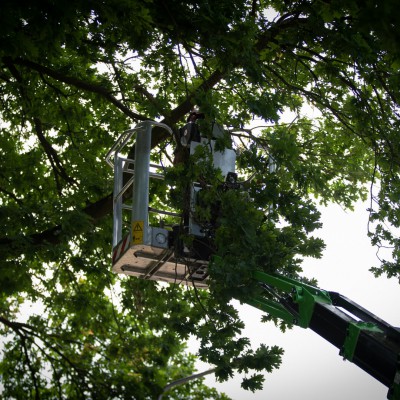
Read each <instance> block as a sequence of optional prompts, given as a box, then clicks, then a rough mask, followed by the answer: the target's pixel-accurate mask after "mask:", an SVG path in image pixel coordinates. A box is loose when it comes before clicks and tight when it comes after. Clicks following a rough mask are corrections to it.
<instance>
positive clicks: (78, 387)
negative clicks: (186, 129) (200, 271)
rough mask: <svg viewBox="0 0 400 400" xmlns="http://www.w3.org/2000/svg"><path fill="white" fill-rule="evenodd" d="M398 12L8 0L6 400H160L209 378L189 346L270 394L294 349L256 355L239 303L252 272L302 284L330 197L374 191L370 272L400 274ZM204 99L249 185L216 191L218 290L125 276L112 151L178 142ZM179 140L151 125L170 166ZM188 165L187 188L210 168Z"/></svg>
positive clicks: (361, 4) (1, 142) (220, 374)
mask: <svg viewBox="0 0 400 400" xmlns="http://www.w3.org/2000/svg"><path fill="white" fill-rule="evenodd" d="M397 11H398V10H397V4H396V2H394V1H390V0H384V1H377V0H369V1H359V0H346V1H344V0H321V1H315V0H312V1H311V0H300V1H280V0H270V1H267V0H265V1H264V0H251V1H250V0H248V1H247V0H242V1H238V0H229V1H227V0H221V1H215V2H214V1H208V0H198V1H186V2H182V1H177V0H163V1H159V0H146V1H142V0H141V1H139V0H119V1H115V0H105V1H102V2H99V1H92V0H89V1H85V2H82V1H77V0H69V1H49V0H38V1H35V2H31V1H23V0H19V1H15V0H14V1H12V2H11V1H9V0H3V1H2V5H1V13H0V101H1V108H0V129H1V136H0V151H1V157H0V164H1V165H0V221H1V225H0V226H1V227H2V231H1V234H0V260H1V263H0V267H1V273H0V287H1V292H0V331H1V334H2V335H3V339H4V340H3V348H2V353H3V356H2V361H1V363H0V371H1V384H2V391H3V394H4V396H5V397H7V398H22V397H24V398H34V399H39V398H99V399H107V398H121V399H122V398H129V399H132V398H137V399H153V398H156V397H157V396H159V395H160V394H161V393H162V390H163V388H164V387H165V386H166V385H167V384H168V383H169V382H171V381H173V380H175V379H179V378H182V377H184V376H187V375H190V374H191V373H192V372H193V371H194V360H195V357H194V356H192V355H189V354H187V353H186V352H185V341H186V340H187V339H188V338H189V337H190V335H194V336H197V337H198V338H199V340H200V342H201V346H200V350H199V355H198V356H199V357H200V358H201V359H202V360H204V361H207V362H209V363H211V364H214V365H215V367H216V372H215V373H216V376H217V378H218V379H220V380H226V379H229V377H231V376H232V374H233V372H234V370H238V371H241V372H245V373H246V374H247V378H245V380H244V381H243V384H242V385H243V387H244V388H247V389H250V390H256V389H259V388H260V387H262V380H263V378H262V372H263V371H268V372H271V371H272V370H273V369H274V368H278V367H279V365H280V362H281V355H282V349H279V348H278V347H276V346H273V345H272V346H266V345H263V346H261V347H260V348H258V349H256V350H253V349H252V348H251V343H250V342H249V340H248V339H247V338H245V337H242V336H241V330H242V328H243V323H242V321H241V320H240V318H239V316H238V313H237V311H236V310H235V308H234V307H233V306H232V305H231V303H230V300H231V299H232V298H233V297H239V298H244V297H246V296H248V295H249V293H251V292H252V290H253V289H254V288H253V287H252V284H251V280H250V278H249V277H250V272H251V271H252V270H254V269H262V270H265V271H271V272H279V273H281V274H284V275H290V276H297V277H301V272H302V267H301V265H302V264H301V263H302V261H303V259H304V258H305V257H319V256H320V255H321V252H322V250H323V247H324V244H323V242H322V241H321V240H320V239H318V237H317V236H313V235H317V232H316V233H315V232H314V231H315V230H316V229H318V228H319V227H320V225H321V224H320V222H319V212H318V209H317V205H318V202H322V203H328V202H336V203H339V204H341V205H343V206H344V207H346V208H350V209H351V208H352V206H353V204H354V203H355V202H356V201H357V200H358V199H360V198H363V199H366V198H367V197H368V196H369V198H370V204H371V206H370V209H369V210H368V212H369V217H370V224H369V228H368V232H366V234H368V235H369V236H370V238H371V242H372V245H374V246H377V247H378V248H382V249H387V248H390V249H391V250H390V254H389V256H391V257H389V258H387V254H386V255H385V254H383V256H382V264H381V267H380V268H375V269H374V270H373V272H374V273H375V274H376V275H380V274H387V275H388V276H389V277H395V278H400V268H399V265H398V259H399V252H400V241H399V238H398V237H397V236H396V234H395V230H393V229H392V230H391V229H390V227H395V228H398V227H399V225H400V210H399V204H398V202H399V198H400V175H399V168H400V156H399V154H400V148H399V147H400V140H399V133H398V132H399V125H400V122H399V112H400V111H399V99H400V93H399V90H400V89H399V88H400V73H399V72H400V70H399V68H400V48H399V46H400V33H399V30H398V29H397V28H398V26H399V22H400V21H399V19H400V16H399V14H398V12H397ZM195 106H196V107H199V109H200V110H201V111H202V112H204V113H205V115H206V119H205V120H204V121H203V129H204V130H205V131H207V129H208V128H207V127H209V126H210V125H211V122H212V121H216V122H217V123H219V124H220V125H223V126H224V127H225V130H226V132H229V136H227V140H226V141H225V142H226V143H221V145H222V146H224V145H225V146H230V145H231V144H230V143H231V141H232V140H233V142H234V147H235V150H236V151H237V153H238V158H237V162H238V172H239V174H241V176H244V177H248V176H250V175H252V177H253V179H252V180H251V182H250V183H249V185H248V188H247V195H246V196H248V197H245V196H244V194H243V193H241V192H237V191H227V192H224V193H223V194H221V193H215V192H213V191H212V190H210V197H212V199H213V200H212V201H215V197H216V196H217V197H218V201H219V202H220V203H221V207H220V208H221V209H220V211H221V214H220V216H219V228H218V229H217V231H216V233H215V234H216V239H215V240H216V251H217V253H218V257H215V259H214V261H213V262H212V264H211V265H210V276H211V280H210V290H209V291H198V290H195V289H193V288H192V289H190V288H185V287H181V286H177V285H169V286H162V285H158V284H157V283H155V282H150V281H145V280H138V279H135V278H129V277H125V276H116V275H115V274H113V273H112V272H111V250H112V249H111V236H112V226H111V225H112V215H111V214H112V186H113V184H112V171H111V170H110V169H109V168H108V167H107V165H106V163H105V161H104V159H105V155H106V153H107V151H108V150H109V149H110V147H111V146H112V145H113V143H114V142H115V140H116V138H117V137H118V136H119V135H120V134H121V133H122V132H123V131H124V130H126V129H127V128H129V127H131V126H132V125H135V124H136V123H138V122H140V121H144V120H147V119H151V120H156V121H161V122H163V123H166V124H167V125H169V126H170V127H171V128H172V129H173V131H174V136H176V135H177V133H178V129H179V127H180V126H182V124H183V123H184V122H185V120H186V116H187V114H188V112H189V111H190V110H191V109H192V108H193V107H195ZM310 109H312V110H313V111H314V116H313V117H310V113H309V110H310ZM288 116H290V119H289V120H288ZM256 126H259V127H258V128H256ZM228 139H229V140H228ZM175 145H176V141H175V138H174V137H170V136H169V135H168V134H167V133H166V131H162V130H157V129H155V131H154V134H153V140H152V147H153V149H154V154H153V157H154V158H155V159H157V158H160V157H165V158H166V159H168V158H170V157H171V154H170V153H169V149H171V148H172V147H174V146H175ZM178 147H179V143H178ZM269 157H273V160H274V162H275V164H276V171H275V172H273V173H272V172H271V171H270V169H269V166H268V159H269ZM179 168H180V167H179V166H177V167H176V168H175V169H174V168H171V172H170V175H171V177H175V178H176V179H177V180H184V178H187V179H191V178H193V177H194V176H196V174H205V173H206V172H207V171H206V170H205V169H202V170H200V171H199V170H198V169H197V170H190V171H187V170H184V171H183V170H182V169H179ZM209 178H210V180H211V181H212V177H211V176H210V177H209ZM216 185H218V182H217V181H215V182H214V187H215V186H216ZM158 189H159V188H154V190H158ZM164 194H165V193H164ZM153 195H154V196H159V201H166V199H165V198H162V194H160V193H158V194H157V193H153ZM249 199H251V201H248V200H249ZM203 212H204V213H207V212H209V210H208V209H207V207H206V209H205V210H203ZM381 254H382V253H381ZM32 304H35V305H36V307H39V308H40V310H41V312H40V313H39V314H38V313H35V312H28V311H29V306H30V305H32ZM24 315H28V317H27V318H25V319H24V318H23V316H24ZM282 328H283V329H284V328H285V326H282ZM266 337H267V335H266ZM266 340H267V339H266ZM174 396H176V397H174ZM182 396H184V397H185V398H193V399H195V398H201V399H204V398H224V395H219V394H217V393H216V391H215V390H213V389H209V388H207V387H206V386H204V385H203V383H202V381H201V380H196V381H192V382H191V383H188V384H187V385H182V386H179V387H177V388H175V389H174V390H171V391H170V392H168V393H166V394H165V396H164V398H182ZM190 396H191V397H190Z"/></svg>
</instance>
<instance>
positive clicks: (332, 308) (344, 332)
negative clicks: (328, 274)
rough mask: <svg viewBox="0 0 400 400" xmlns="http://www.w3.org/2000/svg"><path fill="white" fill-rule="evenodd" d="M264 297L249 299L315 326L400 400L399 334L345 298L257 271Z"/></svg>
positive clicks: (269, 310)
mask: <svg viewBox="0 0 400 400" xmlns="http://www.w3.org/2000/svg"><path fill="white" fill-rule="evenodd" d="M253 277H254V279H255V280H256V281H257V282H258V283H259V284H260V288H261V291H260V294H259V295H257V296H256V297H254V298H251V299H246V300H245V301H246V302H247V303H248V304H250V305H251V306H254V307H256V308H259V309H260V310H262V311H265V312H267V313H269V314H270V315H271V316H273V317H276V318H280V319H282V320H283V321H285V322H287V323H289V324H294V325H298V326H300V327H302V328H310V329H312V330H313V331H314V332H316V333H317V334H319V335H320V336H322V337H324V338H325V339H326V340H328V341H329V342H330V343H332V344H333V345H335V346H336V347H337V348H339V349H340V355H341V356H343V357H344V358H345V359H347V360H349V361H351V362H353V363H355V364H356V365H358V366H359V367H360V368H362V369H363V370H364V371H366V372H367V373H369V374H370V375H371V376H373V377H374V378H376V379H378V380H379V381H380V382H381V383H383V384H384V385H385V386H387V387H388V388H389V392H388V399H391V400H400V364H399V355H400V331H399V329H398V328H395V327H393V326H391V325H389V324H388V323H387V322H385V321H383V320H381V319H380V318H378V317H377V316H375V315H374V314H372V313H370V312H369V311H367V310H366V309H364V308H363V307H361V306H360V305H358V304H356V303H354V302H353V301H351V300H350V299H348V298H346V297H345V296H343V295H341V294H339V293H336V292H328V291H325V290H321V289H319V288H317V287H314V286H311V285H308V284H306V283H303V282H301V281H298V280H296V279H291V278H288V277H285V276H280V275H276V274H267V273H265V272H262V271H255V272H254V276H253Z"/></svg>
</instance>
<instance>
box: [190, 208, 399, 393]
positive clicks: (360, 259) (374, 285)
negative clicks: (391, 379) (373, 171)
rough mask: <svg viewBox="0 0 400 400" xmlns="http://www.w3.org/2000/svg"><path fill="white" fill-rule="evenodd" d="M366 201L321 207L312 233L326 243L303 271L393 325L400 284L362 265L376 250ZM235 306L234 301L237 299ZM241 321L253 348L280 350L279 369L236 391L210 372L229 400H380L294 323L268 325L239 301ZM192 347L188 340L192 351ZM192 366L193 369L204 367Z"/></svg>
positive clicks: (366, 380) (372, 261) (379, 388)
mask: <svg viewBox="0 0 400 400" xmlns="http://www.w3.org/2000/svg"><path fill="white" fill-rule="evenodd" d="M367 208H368V203H362V202H360V203H358V204H357V206H356V209H355V212H350V211H348V212H345V211H344V210H343V209H341V208H340V207H339V206H337V205H331V206H329V207H327V208H321V211H322V222H323V228H322V229H321V230H320V231H319V232H318V233H319V236H320V237H322V238H323V239H324V240H325V242H326V245H327V248H326V250H325V252H324V255H323V258H322V259H319V260H314V259H310V260H306V261H305V263H304V265H303V267H304V270H305V275H306V276H308V277H316V278H317V279H318V281H319V286H320V287H321V288H322V289H326V290H331V291H337V292H340V293H341V294H343V295H345V296H347V297H349V298H350V299H352V300H353V301H355V302H357V303H358V304H360V305H361V306H363V307H364V308H366V309H367V310H369V311H371V312H372V313H374V314H376V315H377V316H378V317H380V318H382V319H383V320H386V321H387V322H389V323H390V324H392V325H394V326H400V312H399V308H398V307H399V306H398V305H399V304H400V288H399V285H398V282H397V280H396V279H390V280H389V279H387V278H386V277H381V278H374V276H373V275H372V273H371V272H369V271H368V269H369V268H370V267H371V266H378V265H379V260H378V259H377V258H376V255H375V253H376V249H375V248H373V247H371V245H370V242H369V239H368V237H367V235H366V233H367V221H368V213H367V211H366V209H367ZM237 304H238V303H237ZM239 310H240V315H241V318H242V319H243V320H244V321H245V323H246V326H247V328H246V330H245V331H244V333H243V335H244V336H247V337H249V338H250V339H251V343H252V346H253V348H254V349H255V348H257V347H258V345H259V344H260V343H265V344H266V345H268V346H273V345H279V346H281V347H282V348H284V349H285V354H284V356H283V364H282V366H281V368H280V369H279V370H277V371H275V372H273V373H272V374H266V381H265V383H264V389H263V390H262V391H259V392H256V393H251V392H249V391H245V390H243V389H241V387H240V383H241V379H239V378H237V377H236V378H235V379H233V380H231V381H229V382H227V383H223V384H218V383H216V382H215V379H214V378H213V376H208V377H207V378H206V382H207V383H208V384H209V385H212V386H215V387H217V388H218V389H219V390H220V391H223V392H225V393H226V394H227V395H229V396H230V397H231V398H232V399H233V400H261V399H262V400H278V399H279V400H286V399H295V398H297V399H307V400H321V399H324V400H337V399H341V400H355V399H363V400H380V399H382V400H383V399H386V396H387V388H386V387H385V386H384V385H382V384H381V383H380V382H378V381H377V380H375V379H374V378H372V377H371V376H369V375H368V374H367V373H366V372H364V371H363V370H361V369H359V368H358V367H357V366H355V365H354V364H352V363H351V362H349V361H344V360H343V359H342V357H341V356H339V350H338V349H337V348H336V347H334V346H333V345H331V344H330V343H329V342H327V341H325V340H324V339H323V338H321V337H319V336H318V335H317V334H316V333H314V332H313V331H311V330H309V329H308V330H306V329H302V328H298V327H295V328H294V329H293V330H292V331H290V332H287V333H285V334H283V333H281V332H280V331H279V330H278V329H277V328H275V326H274V325H273V324H265V323H261V322H260V319H261V316H262V315H263V313H262V312H261V311H259V310H257V309H255V308H252V307H250V306H247V305H242V306H240V305H239ZM194 346H195V345H194V344H192V349H194V348H195V347H194ZM208 368H209V366H208V365H206V364H203V363H199V364H198V369H199V371H204V370H206V369H208Z"/></svg>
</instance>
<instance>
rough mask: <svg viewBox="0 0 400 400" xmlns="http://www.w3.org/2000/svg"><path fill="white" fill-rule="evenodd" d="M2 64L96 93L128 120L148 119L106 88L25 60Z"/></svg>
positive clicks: (7, 61) (9, 61) (13, 60)
mask: <svg viewBox="0 0 400 400" xmlns="http://www.w3.org/2000/svg"><path fill="white" fill-rule="evenodd" d="M3 62H4V63H5V64H7V65H9V64H10V63H11V64H15V65H21V66H24V67H28V68H30V69H32V70H34V71H36V72H38V73H40V74H44V75H47V76H49V77H51V78H53V79H56V80H58V81H60V82H63V83H66V84H67V85H71V86H74V87H76V88H78V89H82V90H85V91H87V92H91V93H96V94H98V95H100V96H102V97H103V98H105V99H106V100H108V101H109V102H110V103H112V104H113V105H114V106H116V107H117V108H118V109H119V110H120V111H122V112H123V113H124V114H125V115H127V116H128V117H129V118H132V119H133V120H134V121H145V120H146V119H148V118H147V117H145V116H143V115H140V114H137V113H135V112H133V111H132V110H131V109H129V108H128V107H126V106H125V105H124V104H122V103H121V102H120V101H119V100H118V99H116V98H115V97H114V96H113V95H112V94H111V93H110V92H109V91H108V90H107V89H106V88H104V87H102V86H99V85H95V84H93V83H89V82H86V81H83V80H81V79H78V78H75V77H71V76H67V75H64V74H61V73H60V72H58V71H55V70H53V69H51V68H49V67H46V66H44V65H41V64H38V63H35V62H33V61H29V60H25V59H23V58H20V57H18V58H15V59H10V58H9V57H4V58H3Z"/></svg>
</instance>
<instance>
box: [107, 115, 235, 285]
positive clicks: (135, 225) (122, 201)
mask: <svg viewBox="0 0 400 400" xmlns="http://www.w3.org/2000/svg"><path fill="white" fill-rule="evenodd" d="M153 127H159V128H162V129H165V130H167V131H168V132H169V133H170V134H171V135H172V130H171V128H170V127H168V126H167V125H165V124H162V123H159V122H155V121H143V122H141V123H139V124H138V125H136V127H135V128H133V129H129V130H127V131H125V132H124V133H123V134H122V135H121V136H120V137H119V138H118V140H117V141H116V142H115V144H114V146H113V147H112V148H111V149H110V151H109V152H108V153H107V156H106V161H107V163H108V164H109V165H110V166H111V167H112V168H113V170H114V195H113V257H112V259H113V270H114V271H115V272H117V273H123V274H127V275H134V276H137V277H140V278H143V279H151V280H158V281H164V282H174V283H183V284H186V285H194V284H195V285H196V287H200V288H206V287H207V265H208V260H205V259H204V258H203V259H202V257H198V256H194V255H193V253H192V252H190V251H189V252H185V251H183V252H177V248H176V247H177V246H176V242H177V241H178V240H179V227H175V228H178V229H174V228H172V227H170V229H167V228H166V227H163V226H150V225H149V213H150V212H151V213H156V214H160V215H163V214H164V215H172V216H175V217H177V218H181V217H182V215H181V214H179V213H174V212H171V211H169V210H159V209H155V208H153V207H149V181H150V179H164V167H163V166H161V165H157V164H153V163H151V161H150V153H151V136H152V130H153ZM208 142H210V143H211V147H212V148H213V141H208ZM128 144H129V146H130V147H132V146H133V145H134V146H135V157H134V159H129V158H126V157H125V156H124V155H123V154H124V150H125V152H126V147H127V145H128ZM199 144H200V143H198V142H192V143H190V142H188V147H189V146H191V147H190V150H191V151H194V148H195V147H196V146H197V145H199ZM192 147H193V149H192ZM213 153H214V158H215V160H214V161H215V162H216V165H217V167H221V169H222V168H223V167H224V166H226V165H227V164H228V165H229V166H231V169H232V168H234V167H235V154H234V151H233V150H229V149H227V150H225V151H222V152H220V151H215V152H214V150H213ZM225 159H228V160H229V162H228V163H226V160H225ZM228 172H229V171H228V170H227V171H226V172H224V171H223V173H225V174H227V173H228ZM196 190H197V189H196V188H195V186H194V187H193V189H192V191H193V193H194V194H195V192H196ZM189 229H190V230H192V231H196V232H197V233H198V236H199V238H197V239H195V240H194V242H195V243H196V240H197V241H201V240H202V239H201V236H204V235H201V233H199V228H198V227H197V226H196V224H195V223H193V222H191V224H190V227H189ZM124 231H125V232H124ZM123 232H124V233H123ZM200 245H201V244H200Z"/></svg>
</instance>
